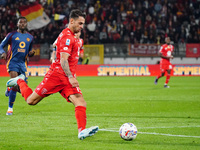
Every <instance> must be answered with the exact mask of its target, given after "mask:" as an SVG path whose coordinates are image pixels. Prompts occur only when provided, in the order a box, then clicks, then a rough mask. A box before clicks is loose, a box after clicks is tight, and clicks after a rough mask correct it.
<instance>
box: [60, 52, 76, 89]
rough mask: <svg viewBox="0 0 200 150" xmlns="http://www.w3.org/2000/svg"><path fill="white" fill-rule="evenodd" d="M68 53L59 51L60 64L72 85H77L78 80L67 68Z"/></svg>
mask: <svg viewBox="0 0 200 150" xmlns="http://www.w3.org/2000/svg"><path fill="white" fill-rule="evenodd" d="M68 58H69V54H67V53H60V64H61V66H62V69H63V71H64V72H65V74H66V75H67V77H68V78H69V82H70V84H71V85H72V87H78V86H79V83H78V81H77V80H76V79H75V78H74V77H73V75H72V73H71V71H70V68H69V62H68Z"/></svg>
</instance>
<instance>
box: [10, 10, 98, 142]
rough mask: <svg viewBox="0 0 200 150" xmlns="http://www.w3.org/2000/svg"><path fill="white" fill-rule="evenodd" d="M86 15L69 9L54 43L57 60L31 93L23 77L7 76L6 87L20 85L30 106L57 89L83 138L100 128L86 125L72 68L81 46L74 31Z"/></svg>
mask: <svg viewBox="0 0 200 150" xmlns="http://www.w3.org/2000/svg"><path fill="white" fill-rule="evenodd" d="M84 23H85V14H84V13H82V12H81V11H80V10H78V9H75V10H72V11H71V13H70V15H69V25H68V27H67V28H66V29H64V30H63V31H62V32H61V33H60V35H59V36H58V38H57V39H58V40H57V43H56V47H57V49H56V60H55V62H54V63H52V64H51V67H50V69H49V71H48V72H47V73H46V75H45V77H44V79H43V81H42V82H41V83H40V84H39V85H38V87H37V88H36V89H35V91H34V92H33V91H32V89H31V88H29V87H28V85H27V84H26V82H24V80H23V76H18V77H16V78H13V79H10V80H9V81H8V82H7V86H8V87H9V86H14V85H16V84H18V85H19V87H20V90H21V94H22V96H23V97H24V99H25V101H26V102H27V103H28V104H29V105H36V104H37V103H38V102H40V101H41V100H42V99H43V98H44V97H47V96H49V95H50V94H53V93H56V92H59V93H60V94H61V95H62V96H63V97H64V98H65V99H66V100H67V101H68V102H71V103H72V104H73V105H74V106H75V117H76V120H77V125H78V132H79V134H78V138H79V139H81V140H82V139H84V138H86V137H89V136H92V135H94V134H95V133H96V132H97V131H98V129H99V127H98V126H92V127H90V128H87V129H86V128H85V127H86V102H85V100H84V98H83V95H82V92H81V90H80V88H79V83H78V81H77V79H76V75H75V70H76V66H77V62H78V59H79V55H78V51H79V49H80V47H79V44H78V42H77V38H76V37H75V33H78V32H80V31H81V30H82V29H83V25H84Z"/></svg>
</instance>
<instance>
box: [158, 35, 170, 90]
mask: <svg viewBox="0 0 200 150" xmlns="http://www.w3.org/2000/svg"><path fill="white" fill-rule="evenodd" d="M170 41H171V40H170V38H169V37H166V38H165V42H166V44H164V45H162V46H161V48H160V50H159V53H158V55H159V56H160V57H161V60H160V70H161V74H160V75H158V76H157V77H156V79H155V81H154V83H155V84H157V83H158V79H159V78H161V77H163V76H164V75H165V72H167V76H166V81H165V84H164V88H169V86H168V83H169V79H170V76H171V70H172V64H171V62H170V59H173V56H172V53H173V51H174V46H173V45H171V44H170Z"/></svg>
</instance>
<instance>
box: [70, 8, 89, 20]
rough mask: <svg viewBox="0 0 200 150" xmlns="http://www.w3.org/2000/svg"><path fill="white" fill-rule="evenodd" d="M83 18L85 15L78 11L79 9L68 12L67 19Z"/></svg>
mask: <svg viewBox="0 0 200 150" xmlns="http://www.w3.org/2000/svg"><path fill="white" fill-rule="evenodd" d="M80 16H81V17H83V18H85V16H86V15H85V13H83V12H82V11H80V10H79V9H74V10H72V11H71V12H70V14H69V19H71V18H73V19H77V18H78V17H80Z"/></svg>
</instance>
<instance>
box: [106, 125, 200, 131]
mask: <svg viewBox="0 0 200 150" xmlns="http://www.w3.org/2000/svg"><path fill="white" fill-rule="evenodd" d="M199 127H200V126H198V125H197V126H169V127H140V128H138V129H162V128H163V129H165V128H199ZM109 129H111V130H115V129H116V130H117V129H118V128H109Z"/></svg>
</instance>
